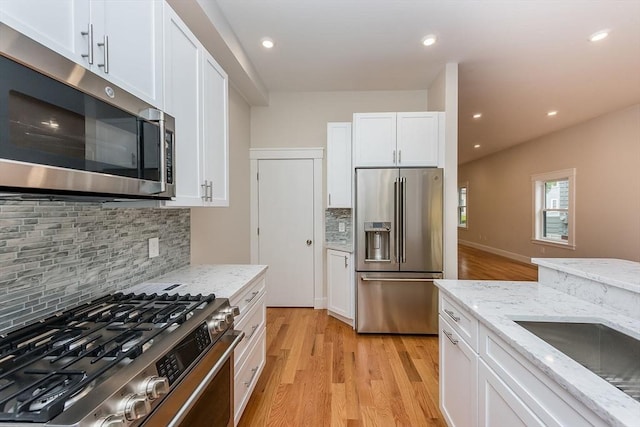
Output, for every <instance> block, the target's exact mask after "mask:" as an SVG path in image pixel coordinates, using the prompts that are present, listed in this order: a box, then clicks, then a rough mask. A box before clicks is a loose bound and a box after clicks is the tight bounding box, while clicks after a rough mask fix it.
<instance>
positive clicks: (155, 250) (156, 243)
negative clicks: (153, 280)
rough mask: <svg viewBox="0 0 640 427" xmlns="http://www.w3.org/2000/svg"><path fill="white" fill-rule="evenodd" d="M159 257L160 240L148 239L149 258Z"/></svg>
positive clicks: (155, 238)
mask: <svg viewBox="0 0 640 427" xmlns="http://www.w3.org/2000/svg"><path fill="white" fill-rule="evenodd" d="M159 255H160V239H158V238H157V237H152V238H151V239H149V258H155V257H157V256H159Z"/></svg>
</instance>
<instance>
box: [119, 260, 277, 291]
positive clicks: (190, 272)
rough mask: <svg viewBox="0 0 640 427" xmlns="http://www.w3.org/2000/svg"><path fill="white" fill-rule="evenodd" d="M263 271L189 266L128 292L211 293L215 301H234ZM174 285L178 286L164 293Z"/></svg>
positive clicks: (247, 267) (244, 267) (255, 267)
mask: <svg viewBox="0 0 640 427" xmlns="http://www.w3.org/2000/svg"><path fill="white" fill-rule="evenodd" d="M266 270H267V266H266V265H244V264H219V265H192V266H188V267H185V268H181V269H179V270H176V271H173V272H171V273H168V274H166V275H164V276H162V277H159V278H156V279H153V280H150V281H148V282H144V283H141V284H139V285H136V286H134V287H132V288H130V289H129V291H131V292H136V293H142V292H146V293H154V292H157V293H164V292H166V293H169V294H177V293H179V294H186V293H190V294H192V295H197V294H203V295H208V294H211V293H214V294H215V295H216V297H220V298H233V297H234V296H236V295H237V294H238V293H240V292H241V291H242V289H243V288H244V287H245V286H246V285H247V284H249V283H250V282H252V281H253V280H254V279H255V278H256V277H258V276H259V275H260V274H262V273H264V272H265V271H266ZM173 284H180V286H177V287H174V288H172V289H170V290H167V289H166V288H167V287H168V286H171V285H173Z"/></svg>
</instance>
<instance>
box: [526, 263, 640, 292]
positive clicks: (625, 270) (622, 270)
mask: <svg viewBox="0 0 640 427" xmlns="http://www.w3.org/2000/svg"><path fill="white" fill-rule="evenodd" d="M531 262H532V263H533V264H537V265H539V266H541V267H546V268H551V269H554V270H558V271H561V272H564V273H568V274H572V275H574V276H578V277H582V278H585V279H590V280H594V281H596V282H601V283H606V284H608V285H610V286H616V287H619V288H623V289H627V290H630V291H634V292H638V293H640V263H638V262H633V261H627V260H624V259H612V258H532V259H531Z"/></svg>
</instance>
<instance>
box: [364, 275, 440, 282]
mask: <svg viewBox="0 0 640 427" xmlns="http://www.w3.org/2000/svg"><path fill="white" fill-rule="evenodd" d="M360 280H361V281H363V282H433V281H434V280H438V279H427V278H415V279H407V278H393V277H384V278H375V277H367V276H361V277H360Z"/></svg>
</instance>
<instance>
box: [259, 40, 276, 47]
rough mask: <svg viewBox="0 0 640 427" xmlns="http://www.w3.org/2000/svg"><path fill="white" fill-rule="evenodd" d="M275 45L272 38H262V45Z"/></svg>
mask: <svg viewBox="0 0 640 427" xmlns="http://www.w3.org/2000/svg"><path fill="white" fill-rule="evenodd" d="M273 46H275V43H274V42H273V40H271V39H270V38H264V39H262V47H264V48H267V49H271V48H272V47H273Z"/></svg>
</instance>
